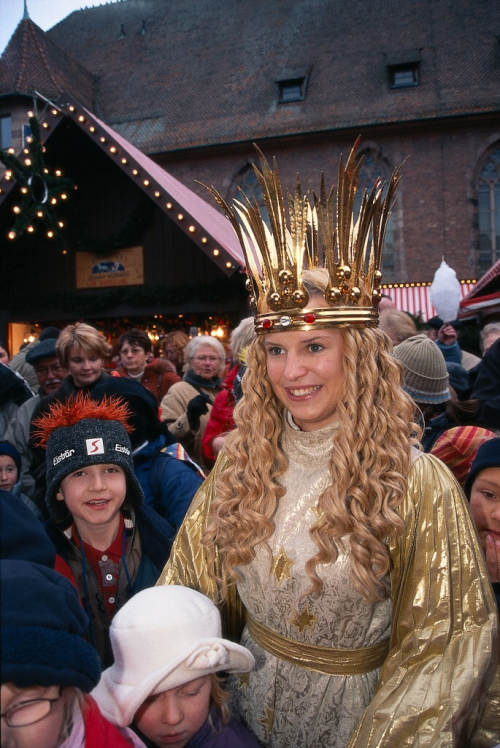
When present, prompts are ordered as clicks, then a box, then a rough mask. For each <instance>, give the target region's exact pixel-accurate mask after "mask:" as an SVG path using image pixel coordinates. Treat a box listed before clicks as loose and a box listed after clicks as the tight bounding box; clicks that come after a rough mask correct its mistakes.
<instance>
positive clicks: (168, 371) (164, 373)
mask: <svg viewBox="0 0 500 748" xmlns="http://www.w3.org/2000/svg"><path fill="white" fill-rule="evenodd" d="M117 371H118V372H119V374H120V376H121V377H126V378H127V379H132V378H133V377H130V376H129V375H128V374H127V370H126V369H125V367H124V366H120V368H119V369H117ZM180 381H181V378H180V377H179V376H178V375H177V374H176V373H175V367H174V365H173V364H171V363H170V361H167V359H165V358H154V359H153V360H152V361H151V363H150V364H147V365H146V368H145V369H144V375H143V377H142V379H141V380H140V382H141V384H143V385H144V387H146V389H148V390H149V391H150V392H152V393H153V395H156V398H157V400H158V404H160V403H161V401H162V400H163V398H164V397H165V395H166V394H167V392H168V390H169V389H170V387H171V386H172V385H173V384H175V382H180Z"/></svg>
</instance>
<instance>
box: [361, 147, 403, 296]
mask: <svg viewBox="0 0 500 748" xmlns="http://www.w3.org/2000/svg"><path fill="white" fill-rule="evenodd" d="M359 158H363V166H362V167H361V172H360V174H359V181H358V189H357V192H356V198H355V201H354V216H355V217H356V216H357V214H358V212H359V208H360V206H361V200H362V197H363V193H364V191H365V189H367V190H368V192H370V191H371V190H372V189H373V185H374V184H375V181H376V179H377V178H378V177H380V178H381V179H382V180H383V181H384V182H385V184H386V187H385V191H384V196H385V192H386V191H387V185H388V183H389V180H390V178H391V174H392V170H391V168H390V167H389V165H388V164H387V162H386V161H385V159H382V158H380V157H378V156H377V154H376V153H375V152H374V151H372V150H366V151H362V152H361V153H360V155H359ZM396 206H397V203H396V205H395V206H394V209H393V212H392V213H391V215H390V216H389V220H388V222H387V230H386V233H385V243H384V253H383V262H382V272H383V274H384V282H387V281H390V280H394V277H393V276H394V275H395V270H396V267H395V266H396V247H395V231H394V210H395V209H396Z"/></svg>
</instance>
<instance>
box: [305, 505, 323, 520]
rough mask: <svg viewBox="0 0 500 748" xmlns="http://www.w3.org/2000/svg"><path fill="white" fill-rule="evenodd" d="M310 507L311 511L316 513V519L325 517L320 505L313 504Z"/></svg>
mask: <svg viewBox="0 0 500 748" xmlns="http://www.w3.org/2000/svg"><path fill="white" fill-rule="evenodd" d="M309 508H310V510H311V512H312V513H313V514H314V516H315V517H316V521H319V520H320V519H323V517H324V514H325V513H324V511H323V510H322V509H321V508H320V507H319V506H311V507H309Z"/></svg>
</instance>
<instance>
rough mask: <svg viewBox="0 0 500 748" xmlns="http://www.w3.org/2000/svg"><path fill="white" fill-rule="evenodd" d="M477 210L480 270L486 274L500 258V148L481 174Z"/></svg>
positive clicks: (494, 152)
mask: <svg viewBox="0 0 500 748" xmlns="http://www.w3.org/2000/svg"><path fill="white" fill-rule="evenodd" d="M477 210H478V228H479V257H478V270H479V271H480V272H483V273H484V272H485V271H486V270H488V268H490V267H491V266H492V265H493V264H494V263H495V262H496V261H497V260H498V259H499V258H500V147H499V148H496V149H495V150H494V151H493V153H491V154H490V156H489V157H488V159H487V161H486V163H485V164H484V166H483V168H482V169H481V171H480V173H479V178H478V183H477Z"/></svg>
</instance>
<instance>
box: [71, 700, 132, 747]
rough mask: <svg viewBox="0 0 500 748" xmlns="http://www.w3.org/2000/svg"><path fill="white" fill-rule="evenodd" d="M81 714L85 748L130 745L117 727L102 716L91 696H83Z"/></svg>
mask: <svg viewBox="0 0 500 748" xmlns="http://www.w3.org/2000/svg"><path fill="white" fill-rule="evenodd" d="M82 715H83V721H84V723H85V748H130V746H131V745H132V743H131V742H129V741H128V740H127V739H126V738H125V736H124V735H122V733H121V732H120V730H119V729H118V727H115V726H114V725H112V724H111V722H108V720H107V719H106V718H105V717H103V716H102V714H101V711H100V709H99V707H98V705H97V703H96V702H95V701H94V699H93V698H92V696H85V703H84V704H83V705H82Z"/></svg>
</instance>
